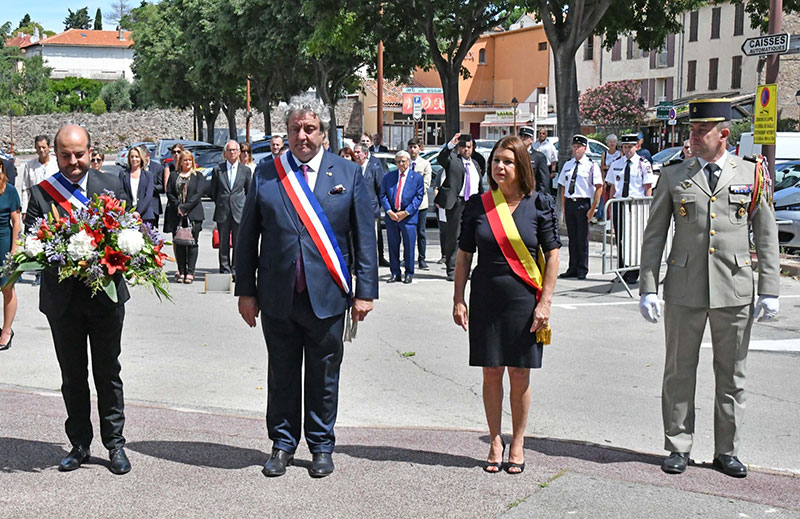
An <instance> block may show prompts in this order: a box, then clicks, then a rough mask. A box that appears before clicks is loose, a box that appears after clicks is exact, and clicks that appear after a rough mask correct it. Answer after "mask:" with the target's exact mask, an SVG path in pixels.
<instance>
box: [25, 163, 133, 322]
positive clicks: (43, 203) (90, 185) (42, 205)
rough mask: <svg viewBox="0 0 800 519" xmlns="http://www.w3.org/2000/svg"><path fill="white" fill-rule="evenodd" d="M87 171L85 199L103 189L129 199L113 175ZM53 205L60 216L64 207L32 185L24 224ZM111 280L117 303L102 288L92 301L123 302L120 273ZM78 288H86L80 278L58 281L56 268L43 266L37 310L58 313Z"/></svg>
mask: <svg viewBox="0 0 800 519" xmlns="http://www.w3.org/2000/svg"><path fill="white" fill-rule="evenodd" d="M87 175H89V178H88V179H87V180H86V196H87V197H88V198H89V199H91V198H92V196H93V195H94V194H98V195H101V194H103V191H104V190H108V191H111V192H113V193H114V194H115V195H116V196H117V198H119V199H120V200H123V201H126V202H130V200H128V199H127V195H126V194H125V191H124V189H123V187H122V184H121V183H120V181H119V177H118V176H117V175H113V174H105V173H101V172H99V171H97V170H94V169H90V170H89V172H88V173H87ZM53 205H55V206H56V208H57V210H58V212H59V214H61V215H62V216H66V215H67V211H65V210H64V209H63V208H62V207H61V206H60V205H58V204H56V203H55V201H54V200H53V198H52V197H51V196H50V195H49V194H47V191H45V190H44V189H43V188H42V187H41V186H40V185H36V186H33V189H31V199H30V201H29V202H28V211H27V213H25V228H26V229H30V228H31V227H32V226H33V225H34V223H35V222H36V220H37V219H38V218H41V217H45V216H46V215H47V213H49V212H51V207H52V206H53ZM126 205H127V204H126ZM114 281H115V283H116V285H117V300H118V302H117V303H114V302H113V301H111V299H109V298H108V296H107V295H106V294H105V292H102V291H101V292H98V293H97V294H96V295H95V296H94V298H93V301H97V303H98V304H99V305H101V306H104V307H112V308H113V307H116V306H118V305H122V304H124V303H125V301H127V300H128V299H130V294H129V293H128V287H127V285H126V284H125V280H124V279H123V277H122V275H120V274H117V275H115V276H114ZM79 291H83V292H88V291H89V288H88V287H86V286H85V285H84V284H83V281H80V280H78V279H76V278H68V279H65V280H64V281H61V282H60V283H59V281H58V271H57V270H56V269H55V268H48V269H45V270H43V271H42V284H41V287H40V288H39V311H40V312H42V313H43V314H45V315H46V316H48V317H53V318H56V317H59V316H61V315H62V314H63V313H64V310H65V309H66V308H67V307H68V306H69V305H71V304H72V303H73V296H76V297H77V294H78V292H79ZM84 295H85V294H84Z"/></svg>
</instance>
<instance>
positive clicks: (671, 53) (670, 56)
mask: <svg viewBox="0 0 800 519" xmlns="http://www.w3.org/2000/svg"><path fill="white" fill-rule="evenodd" d="M667 66H668V67H674V66H675V35H674V34H670V35H669V36H667Z"/></svg>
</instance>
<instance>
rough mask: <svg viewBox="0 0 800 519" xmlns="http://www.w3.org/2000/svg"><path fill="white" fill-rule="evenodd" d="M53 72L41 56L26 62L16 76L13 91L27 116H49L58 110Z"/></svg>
mask: <svg viewBox="0 0 800 519" xmlns="http://www.w3.org/2000/svg"><path fill="white" fill-rule="evenodd" d="M51 71H52V69H51V68H50V67H47V66H45V64H44V60H43V59H42V57H41V56H33V57H31V58H28V59H26V60H25V66H24V67H22V70H21V71H19V72H17V74H16V75H15V78H14V79H13V81H12V85H13V90H14V92H16V94H17V99H18V102H19V103H20V105H22V106H23V108H24V109H25V113H26V114H30V115H32V114H47V113H51V112H54V111H55V110H56V103H55V99H56V96H55V94H54V93H53V91H52V88H51V85H52V83H53V81H52V80H51V79H50V72H51Z"/></svg>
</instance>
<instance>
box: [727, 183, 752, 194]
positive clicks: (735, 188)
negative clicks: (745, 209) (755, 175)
mask: <svg viewBox="0 0 800 519" xmlns="http://www.w3.org/2000/svg"><path fill="white" fill-rule="evenodd" d="M728 191H730V192H731V193H733V194H734V195H749V194H750V193H752V192H753V184H732V185H730V186H729V187H728Z"/></svg>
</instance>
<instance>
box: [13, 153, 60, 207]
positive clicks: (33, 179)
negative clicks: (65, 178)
mask: <svg viewBox="0 0 800 519" xmlns="http://www.w3.org/2000/svg"><path fill="white" fill-rule="evenodd" d="M20 169H21V170H22V171H20V174H19V175H18V176H17V181H16V183H17V185H16V186H14V187H16V188H17V191H19V202H20V205H21V206H22V212H23V213H25V212H27V209H28V202H29V201H30V199H31V189H33V186H35V185H37V184H39V183H40V182H41V181H42V180H44V179H46V178H47V177H49V176H51V175H55V174H56V173H57V172H58V163H57V162H56V158H55V157H54V156H52V155H51V156H50V160H48V161H47V164H42V163H41V162H39V157H34V158H32V159H31V160H29V161H27V162H23V163H22V168H20Z"/></svg>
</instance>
